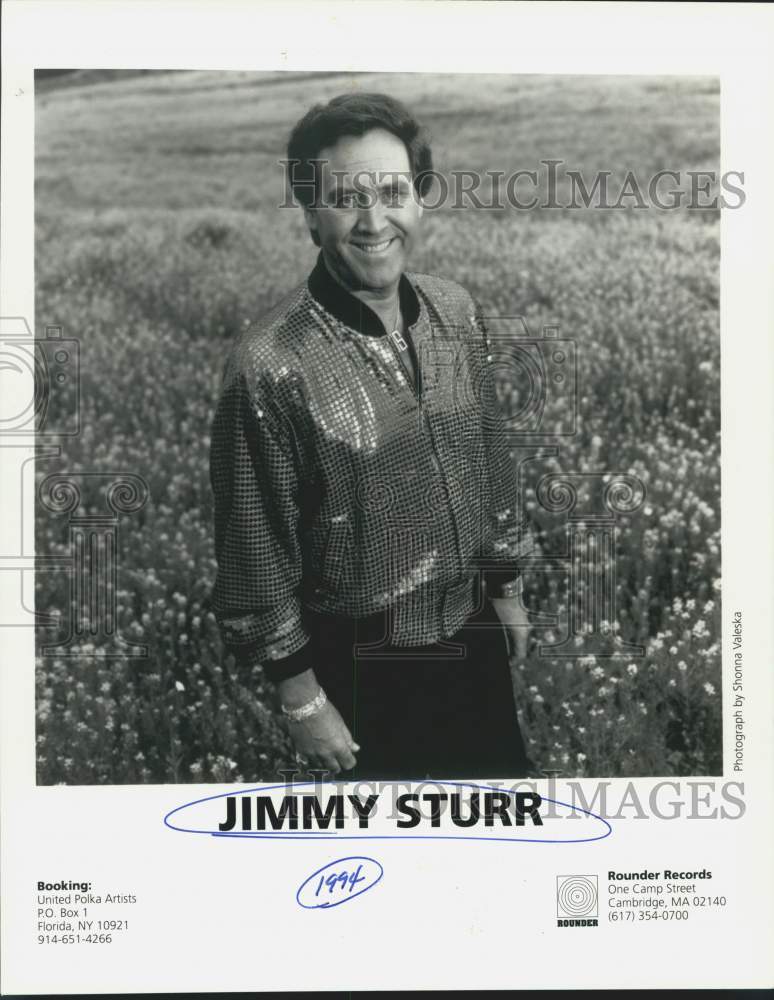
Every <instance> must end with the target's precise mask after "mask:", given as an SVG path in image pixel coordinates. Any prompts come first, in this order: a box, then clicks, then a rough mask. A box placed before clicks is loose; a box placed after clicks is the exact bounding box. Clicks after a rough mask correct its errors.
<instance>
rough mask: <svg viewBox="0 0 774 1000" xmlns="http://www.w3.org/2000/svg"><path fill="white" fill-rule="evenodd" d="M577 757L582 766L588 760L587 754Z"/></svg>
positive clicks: (580, 754)
mask: <svg viewBox="0 0 774 1000" xmlns="http://www.w3.org/2000/svg"><path fill="white" fill-rule="evenodd" d="M576 756H577V759H578V763H579V764H582V763H583V762H584V760H586V754H585V753H579V754H577V755H576Z"/></svg>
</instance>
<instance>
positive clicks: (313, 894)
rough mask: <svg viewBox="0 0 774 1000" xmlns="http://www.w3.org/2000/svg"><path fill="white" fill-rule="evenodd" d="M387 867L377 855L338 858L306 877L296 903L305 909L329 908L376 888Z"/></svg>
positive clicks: (297, 894)
mask: <svg viewBox="0 0 774 1000" xmlns="http://www.w3.org/2000/svg"><path fill="white" fill-rule="evenodd" d="M382 875H384V868H382V866H381V865H380V864H379V862H378V861H375V860H374V858H366V857H361V856H359V855H353V856H351V857H348V858H338V859H337V860H336V861H331V862H329V863H328V864H327V865H323V867H322V868H318V869H317V871H316V872H312V874H311V875H310V876H309V877H308V878H306V879H305V880H304V881H303V882H302V883H301V885H300V886H299V887H298V892H297V893H296V902H297V903H298V905H299V906H303V907H304V909H305V910H319V909H324V910H329V909H330V908H331V907H333V906H341V904H342V903H348V902H349V901H350V899H354V898H355V897H356V896H362V895H363V893H364V892H367V891H368V890H369V889H373V887H374V886H375V885H376V883H377V882H379V881H381V878H382Z"/></svg>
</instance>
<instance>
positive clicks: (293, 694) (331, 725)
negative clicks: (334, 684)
mask: <svg viewBox="0 0 774 1000" xmlns="http://www.w3.org/2000/svg"><path fill="white" fill-rule="evenodd" d="M277 686H278V689H279V695H280V700H281V702H282V704H283V705H284V706H285V708H289V709H293V708H300V707H301V706H302V705H305V704H307V703H308V702H310V701H312V700H313V699H314V698H315V697H316V695H317V694H318V693H319V691H320V685H319V684H318V682H317V678H316V677H315V676H314V671H313V670H305V671H304V673H302V674H298V675H297V676H295V677H289V678H288V679H287V680H284V681H280V683H279V684H278V685H277ZM288 727H289V729H290V737H291V739H292V740H293V744H294V746H295V748H296V752H297V753H299V754H300V755H302V756H303V757H305V758H306V759H307V760H308V761H309V764H310V765H311V766H312V767H320V768H325V769H327V770H328V771H330V772H331V773H332V774H338V772H339V771H346V770H349V768H351V767H354V766H355V764H356V763H357V761H356V758H355V753H356V752H357V751H358V750H359V749H360V747H359V746H358V745H357V743H355V741H354V740H353V739H352V734H351V733H350V731H349V729H348V728H347V724H346V723H345V722H344V720H343V719H342V717H341V715H340V714H339V711H338V709H337V708H336V707H335V706H334V705H332V704H331V702H329V701H328V702H326V703H325V704H324V705H323V707H322V708H321V709H320V711H319V712H316V713H315V714H314V715H311V716H309V718H308V719H303V720H302V721H301V722H289V723H288Z"/></svg>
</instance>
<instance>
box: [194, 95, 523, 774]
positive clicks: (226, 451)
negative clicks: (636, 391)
mask: <svg viewBox="0 0 774 1000" xmlns="http://www.w3.org/2000/svg"><path fill="white" fill-rule="evenodd" d="M431 168H432V158H431V154H430V149H429V146H428V144H427V142H426V141H425V139H424V136H423V133H422V131H421V129H420V128H419V126H418V125H417V123H416V122H415V120H414V119H413V118H412V116H411V115H410V113H409V112H408V111H407V110H406V108H405V107H403V106H402V105H401V104H400V103H399V102H397V101H395V100H393V99H391V98H389V97H386V96H384V95H379V94H347V95H343V96H341V97H337V98H335V99H334V100H332V101H330V102H329V103H328V104H327V105H318V106H316V107H314V108H312V109H311V110H310V111H309V112H308V113H307V114H306V115H305V116H304V118H302V119H301V121H300V122H298V124H297V125H296V126H295V128H294V130H293V132H292V134H291V137H290V141H289V146H288V169H289V175H290V182H291V186H292V189H293V191H294V194H295V196H296V199H297V200H298V201H300V202H301V204H302V205H303V210H304V216H305V219H306V222H307V225H308V227H309V231H310V234H311V236H312V239H313V241H314V242H315V244H316V245H317V246H318V247H320V254H319V256H318V260H317V263H316V265H315V267H314V270H313V271H312V273H311V275H310V276H309V279H308V281H307V282H305V283H304V284H303V285H302V286H301V287H299V288H297V289H296V290H295V291H293V292H292V293H291V294H290V295H289V296H287V297H286V298H285V299H284V300H283V301H282V302H281V303H280V304H279V305H278V306H276V307H275V308H274V309H273V310H272V311H271V312H270V313H269V314H268V315H267V316H264V317H263V318H262V320H261V321H260V323H259V324H258V325H257V326H256V327H255V328H253V329H249V330H248V331H247V333H246V334H244V335H243V336H242V337H241V338H240V341H239V342H238V343H237V344H236V345H235V348H234V350H233V352H232V354H231V357H230V359H229V362H228V364H227V367H226V372H225V377H224V386H223V393H222V397H221V400H220V403H219V406H218V410H217V414H216V416H215V421H214V424H213V434H212V446H211V447H212V450H211V479H212V486H213V492H214V496H215V542H216V553H217V558H218V567H219V568H218V574H217V580H216V584H215V590H214V595H213V604H214V608H215V612H216V615H217V617H218V621H219V623H220V626H221V629H222V633H223V637H224V641H225V644H226V647H227V648H228V649H229V650H231V651H233V652H234V653H235V655H236V656H237V657H238V659H239V660H241V661H242V662H246V663H251V662H261V663H262V664H263V665H264V668H265V670H266V672H267V674H268V676H269V678H270V679H272V680H273V681H275V682H276V684H277V686H278V690H279V696H280V701H281V705H282V710H283V712H284V713H285V715H286V717H287V719H288V724H289V729H290V733H291V736H292V739H293V741H294V743H295V747H296V749H297V751H298V753H299V755H300V756H302V757H303V758H305V759H306V760H307V761H308V762H309V763H311V764H314V765H316V766H318V767H323V768H326V769H328V770H329V771H330V772H332V773H334V774H340V775H342V776H346V777H354V776H358V777H360V776H362V777H365V778H387V779H389V778H393V779H397V778H419V779H421V778H424V777H428V776H429V777H474V776H478V777H487V776H488V777H496V776H500V777H506V776H513V777H517V776H523V775H525V774H527V773H529V772H530V771H531V770H533V768H534V765H532V764H531V762H530V761H529V760H528V758H527V755H526V753H525V749H524V744H523V741H522V738H521V733H520V731H519V726H518V722H517V718H516V711H515V705H514V699H513V689H512V684H511V678H510V672H509V667H508V651H507V640H506V635H505V632H504V630H503V627H502V626H503V624H504V625H506V626H507V627H508V628H509V629H510V630H511V632H512V633H513V634H514V635H515V637H516V639H517V642H518V646H519V649H520V650H521V651H522V653H523V651H524V647H525V642H526V628H527V617H526V614H525V612H524V610H523V608H522V606H521V602H520V597H519V592H520V580H519V575H518V567H517V560H518V558H519V557H522V556H525V555H527V554H528V553H529V551H530V549H531V546H532V539H531V535H530V533H529V531H528V529H527V526H526V524H525V523H524V521H523V519H522V517H521V515H520V512H519V501H518V495H517V486H516V482H515V477H514V469H513V462H512V460H511V458H510V456H509V453H508V450H507V442H506V435H505V429H504V426H503V423H502V420H501V418H500V416H499V414H498V413H497V405H496V399H495V393H494V388H493V385H492V378H491V374H492V372H491V354H489V353H488V339H487V335H486V332H485V330H484V327H483V324H482V322H481V320H480V317H478V316H477V310H476V305H475V303H474V301H473V300H472V298H471V297H470V295H469V294H468V293H467V292H466V291H465V290H464V289H463V288H461V287H460V286H459V285H458V284H456V283H454V282H451V281H447V280H444V279H441V278H438V277H435V276H431V275H420V274H413V273H411V272H407V271H406V264H407V260H408V258H409V255H410V253H411V250H412V248H413V247H414V244H415V241H416V238H417V233H418V228H419V224H420V220H421V217H422V195H423V194H426V193H427V187H428V184H429V182H430V180H431ZM484 587H485V588H486V596H485V595H484ZM509 588H510V589H509Z"/></svg>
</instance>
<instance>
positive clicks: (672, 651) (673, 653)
mask: <svg viewBox="0 0 774 1000" xmlns="http://www.w3.org/2000/svg"><path fill="white" fill-rule="evenodd" d="M669 653H670V655H671V656H677V646H670V647H669Z"/></svg>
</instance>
